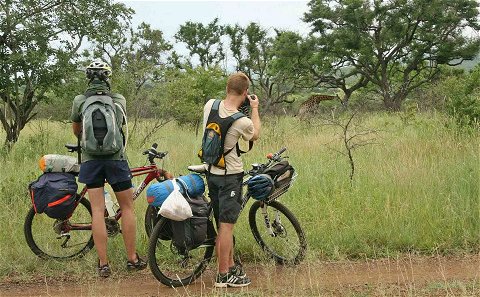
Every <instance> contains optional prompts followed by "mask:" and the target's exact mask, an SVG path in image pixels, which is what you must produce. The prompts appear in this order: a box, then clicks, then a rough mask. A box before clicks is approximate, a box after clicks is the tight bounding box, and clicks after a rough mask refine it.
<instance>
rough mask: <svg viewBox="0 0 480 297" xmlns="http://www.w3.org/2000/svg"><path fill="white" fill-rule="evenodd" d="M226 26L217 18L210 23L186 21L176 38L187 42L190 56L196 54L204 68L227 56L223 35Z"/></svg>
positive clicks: (215, 64) (216, 63)
mask: <svg viewBox="0 0 480 297" xmlns="http://www.w3.org/2000/svg"><path fill="white" fill-rule="evenodd" d="M223 34H224V27H223V26H222V25H219V24H218V18H215V19H214V20H213V21H212V22H210V23H209V24H208V25H206V26H204V25H203V24H202V23H194V22H190V21H188V22H186V23H185V24H184V25H181V26H180V30H178V32H177V33H176V34H175V40H177V41H180V42H183V43H185V44H186V46H187V49H188V51H189V52H190V57H193V56H195V55H197V56H198V58H199V60H200V66H202V67H203V68H204V69H207V68H210V67H214V66H217V65H218V64H219V63H220V62H221V61H222V60H223V59H224V57H225V53H224V51H223V45H222V42H221V40H220V39H221V37H222V35H223Z"/></svg>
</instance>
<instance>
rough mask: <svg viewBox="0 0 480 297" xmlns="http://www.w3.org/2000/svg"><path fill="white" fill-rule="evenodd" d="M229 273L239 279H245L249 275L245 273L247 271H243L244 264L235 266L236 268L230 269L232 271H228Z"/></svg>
mask: <svg viewBox="0 0 480 297" xmlns="http://www.w3.org/2000/svg"><path fill="white" fill-rule="evenodd" d="M228 273H229V274H232V275H235V276H236V277H239V278H244V277H245V276H247V274H246V273H245V270H243V266H242V264H239V263H237V264H235V266H232V267H230V269H229V270H228Z"/></svg>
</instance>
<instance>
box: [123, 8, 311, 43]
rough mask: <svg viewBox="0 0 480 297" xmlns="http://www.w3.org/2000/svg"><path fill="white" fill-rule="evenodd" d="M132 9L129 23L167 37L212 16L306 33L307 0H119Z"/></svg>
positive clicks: (211, 18) (226, 22) (228, 22)
mask: <svg viewBox="0 0 480 297" xmlns="http://www.w3.org/2000/svg"><path fill="white" fill-rule="evenodd" d="M119 2H122V3H125V4H126V5H127V6H129V7H131V8H133V9H134V10H135V15H134V16H133V19H132V22H133V25H134V27H136V26H137V25H138V24H140V23H141V22H146V23H149V24H151V25H152V26H153V27H154V28H155V29H160V30H162V31H163V33H164V34H165V37H166V38H167V39H168V40H173V35H174V34H175V33H176V32H177V31H178V29H179V27H180V25H182V24H184V23H185V22H186V21H193V22H201V23H203V24H207V23H209V22H211V21H212V20H213V19H214V18H215V17H218V18H219V19H220V23H221V24H235V23H238V24H240V25H246V24H248V23H250V22H257V23H259V24H260V25H261V26H262V27H265V28H272V27H274V28H278V29H288V30H292V31H297V32H299V33H302V34H306V33H307V32H308V31H309V29H308V25H307V24H305V23H303V22H302V21H301V18H302V17H303V14H304V13H305V12H306V11H307V10H308V6H307V3H308V1H306V0H304V1H302V0H295V1H285V0H284V1H279V0H277V1H253V0H249V1H248V0H247V1H245V0H244V1H158V0H157V1H132V0H130V1H119Z"/></svg>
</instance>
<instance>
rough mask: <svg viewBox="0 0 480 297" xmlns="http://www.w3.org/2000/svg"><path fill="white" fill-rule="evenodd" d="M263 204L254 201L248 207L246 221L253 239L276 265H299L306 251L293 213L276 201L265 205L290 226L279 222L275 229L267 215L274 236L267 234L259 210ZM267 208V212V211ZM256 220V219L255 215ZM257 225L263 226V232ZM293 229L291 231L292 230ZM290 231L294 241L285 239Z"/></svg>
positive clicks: (300, 228)
mask: <svg viewBox="0 0 480 297" xmlns="http://www.w3.org/2000/svg"><path fill="white" fill-rule="evenodd" d="M262 203H263V202H260V201H256V202H254V203H253V204H252V206H251V207H250V212H249V216H248V221H249V224H250V229H251V230H252V233H253V237H254V238H255V240H256V241H257V243H258V244H259V245H260V247H261V248H262V250H263V251H264V252H265V253H266V254H267V255H268V256H269V257H271V258H273V259H274V260H275V262H276V263H277V264H280V265H285V264H295V265H296V264H299V263H300V262H301V261H302V260H303V259H304V258H305V254H306V250H307V241H306V238H305V233H304V232H303V229H302V227H301V226H300V223H299V222H298V220H297V218H296V217H295V216H294V215H293V213H292V212H291V211H290V210H289V209H288V208H287V207H285V206H284V205H283V204H281V203H280V202H278V201H271V202H268V203H267V206H268V208H273V209H275V211H277V214H278V213H280V214H282V215H283V216H284V218H286V219H287V220H288V222H289V224H290V225H291V226H287V225H286V224H285V220H284V221H283V223H282V222H281V220H280V224H279V225H278V224H277V225H276V227H275V225H274V224H275V219H272V216H271V215H269V218H270V223H271V225H272V229H273V230H274V233H275V236H272V235H270V234H268V232H267V231H268V229H267V228H266V226H265V219H264V216H263V213H262V210H261V206H262ZM268 208H267V210H268ZM258 214H259V215H260V216H258V219H257V215H258ZM257 223H261V224H263V227H264V229H265V232H260V231H259V225H258V224H257ZM291 227H293V230H292V228H291ZM290 231H294V233H295V236H293V237H294V238H295V240H293V239H291V240H290V239H286V240H281V239H285V238H286V236H288V233H289V232H290Z"/></svg>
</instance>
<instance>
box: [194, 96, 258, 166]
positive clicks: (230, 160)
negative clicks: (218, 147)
mask: <svg viewBox="0 0 480 297" xmlns="http://www.w3.org/2000/svg"><path fill="white" fill-rule="evenodd" d="M213 102H215V99H210V100H209V101H208V102H207V103H206V104H205V107H204V108H203V127H204V129H205V126H206V124H207V121H208V116H209V115H210V111H211V110H212V105H213ZM218 112H219V115H220V117H222V118H226V117H229V116H231V115H233V114H235V113H237V112H238V110H237V109H234V110H230V109H227V108H226V107H225V104H224V102H223V100H222V101H221V102H220V106H219V107H218ZM253 132H254V128H253V122H252V120H250V119H249V118H247V117H243V118H240V119H238V120H236V121H235V122H233V124H232V126H231V127H230V129H228V131H227V136H226V137H225V146H224V150H225V151H228V150H229V149H231V148H233V150H232V151H231V152H230V153H229V154H228V155H226V156H225V164H226V169H227V174H236V173H240V172H243V162H242V158H241V157H239V156H238V153H237V148H236V147H235V146H236V144H237V142H239V140H240V138H241V139H243V140H244V141H249V140H251V139H252V137H253ZM241 147H243V146H241ZM210 172H211V173H212V174H218V175H222V174H225V169H222V168H218V167H215V166H212V168H211V169H210Z"/></svg>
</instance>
